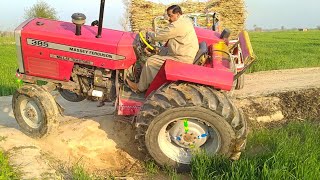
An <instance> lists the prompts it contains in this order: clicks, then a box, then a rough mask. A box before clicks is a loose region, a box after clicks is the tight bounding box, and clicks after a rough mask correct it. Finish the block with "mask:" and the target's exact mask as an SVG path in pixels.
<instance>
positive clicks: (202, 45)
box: [193, 42, 208, 65]
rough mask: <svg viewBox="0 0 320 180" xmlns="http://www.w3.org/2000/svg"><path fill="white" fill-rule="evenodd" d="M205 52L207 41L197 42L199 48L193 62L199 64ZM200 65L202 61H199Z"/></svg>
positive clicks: (206, 50) (206, 52)
mask: <svg viewBox="0 0 320 180" xmlns="http://www.w3.org/2000/svg"><path fill="white" fill-rule="evenodd" d="M206 54H208V46H207V43H206V42H201V43H200V44H199V50H198V52H197V55H196V57H195V58H194V61H193V64H198V65H200V64H199V63H201V59H202V57H203V55H206ZM201 65H202V63H201Z"/></svg>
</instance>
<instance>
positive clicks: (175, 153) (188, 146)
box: [158, 117, 221, 164]
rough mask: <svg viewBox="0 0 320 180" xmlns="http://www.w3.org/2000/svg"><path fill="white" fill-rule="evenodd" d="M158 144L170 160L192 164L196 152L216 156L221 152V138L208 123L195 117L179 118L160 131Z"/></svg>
mask: <svg viewBox="0 0 320 180" xmlns="http://www.w3.org/2000/svg"><path fill="white" fill-rule="evenodd" d="M158 142H159V146H160V149H161V151H162V152H163V153H164V154H165V155H166V156H167V157H169V158H170V159H172V160H174V161H176V162H178V163H182V164H190V161H191V157H192V153H193V152H194V151H195V150H199V149H201V150H204V151H205V152H208V153H210V154H214V153H216V152H218V151H219V150H220V147H221V136H220V134H219V132H218V131H217V129H216V128H215V127H214V126H212V125H209V124H208V123H206V121H204V120H202V119H199V118H194V117H182V118H177V119H174V120H172V121H170V122H169V123H167V124H166V125H165V126H163V128H162V129H161V130H160V132H159V135H158Z"/></svg>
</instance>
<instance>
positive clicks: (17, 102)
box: [12, 84, 59, 138]
mask: <svg viewBox="0 0 320 180" xmlns="http://www.w3.org/2000/svg"><path fill="white" fill-rule="evenodd" d="M12 109H13V113H14V116H15V118H16V121H17V122H18V124H19V126H20V127H21V130H22V132H23V133H25V134H26V135H28V136H30V137H32V138H42V137H44V136H46V135H48V134H49V133H51V132H52V131H54V130H55V129H56V128H57V127H58V125H59V123H58V116H59V110H58V106H57V104H56V102H55V100H54V98H53V96H52V95H51V94H50V93H49V92H48V91H46V90H45V89H44V88H42V87H41V86H38V85H36V84H27V85H24V86H23V87H21V88H19V89H18V90H17V91H16V92H15V93H14V95H13V98H12Z"/></svg>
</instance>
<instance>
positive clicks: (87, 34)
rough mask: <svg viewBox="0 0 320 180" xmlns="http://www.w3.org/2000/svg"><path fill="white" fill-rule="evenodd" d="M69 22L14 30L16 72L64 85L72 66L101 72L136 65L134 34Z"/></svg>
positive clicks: (35, 23) (38, 22) (29, 23)
mask: <svg viewBox="0 0 320 180" xmlns="http://www.w3.org/2000/svg"><path fill="white" fill-rule="evenodd" d="M75 31H76V26H75V25H74V24H72V23H69V22H62V21H54V20H48V19H41V18H36V19H30V20H28V21H26V22H24V23H23V24H22V25H20V26H19V27H18V28H17V29H16V30H15V37H16V44H17V51H18V64H19V72H20V73H24V74H27V75H31V76H39V77H44V78H51V79H56V80H64V81H68V80H69V79H70V75H71V71H72V68H73V65H74V63H78V64H84V65H89V66H96V67H100V68H105V69H111V70H115V69H127V68H129V67H130V66H131V65H132V64H134V63H135V62H136V55H135V52H134V42H135V39H136V37H137V35H136V34H135V33H130V32H123V31H117V30H111V29H103V31H102V37H101V38H96V35H97V31H98V28H97V27H92V26H86V25H84V26H82V28H81V35H80V36H77V35H75Z"/></svg>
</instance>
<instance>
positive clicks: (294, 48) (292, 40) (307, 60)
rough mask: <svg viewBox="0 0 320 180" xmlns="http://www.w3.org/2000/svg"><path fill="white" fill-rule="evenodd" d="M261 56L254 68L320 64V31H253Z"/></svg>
mask: <svg viewBox="0 0 320 180" xmlns="http://www.w3.org/2000/svg"><path fill="white" fill-rule="evenodd" d="M250 39H251V42H252V46H253V50H254V52H255V54H256V56H257V57H258V59H257V62H256V64H254V66H253V67H252V68H251V69H250V71H251V72H257V71H268V70H277V69H292V68H304V67H319V66H320V56H319V52H320V31H319V30H313V31H308V32H300V31H280V32H251V33H250Z"/></svg>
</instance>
